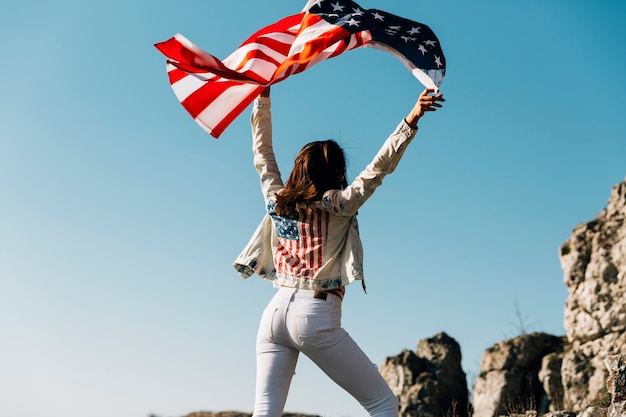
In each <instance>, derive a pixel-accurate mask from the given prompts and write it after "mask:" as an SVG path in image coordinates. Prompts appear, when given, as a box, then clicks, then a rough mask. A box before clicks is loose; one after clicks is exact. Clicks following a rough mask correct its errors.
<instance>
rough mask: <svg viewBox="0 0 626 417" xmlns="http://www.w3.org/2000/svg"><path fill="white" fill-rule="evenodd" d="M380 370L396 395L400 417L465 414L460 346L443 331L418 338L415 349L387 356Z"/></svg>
mask: <svg viewBox="0 0 626 417" xmlns="http://www.w3.org/2000/svg"><path fill="white" fill-rule="evenodd" d="M380 373H381V374H382V375H383V377H384V378H385V380H386V381H387V383H389V386H390V387H391V389H392V390H393V392H394V393H395V394H396V395H397V396H398V398H399V400H400V412H399V415H400V416H402V417H417V416H421V417H440V416H455V417H467V415H468V390H467V382H466V379H465V373H464V372H463V369H462V368H461V348H460V346H459V344H458V343H457V342H456V341H455V340H454V339H452V338H451V337H450V336H448V335H447V334H445V333H439V334H437V335H435V336H434V337H433V338H431V339H424V340H421V341H419V343H418V345H417V349H416V351H415V352H413V351H410V350H406V349H405V350H403V351H402V352H401V353H400V354H399V355H396V356H391V357H388V358H387V359H386V360H385V361H384V363H383V365H382V366H381V368H380Z"/></svg>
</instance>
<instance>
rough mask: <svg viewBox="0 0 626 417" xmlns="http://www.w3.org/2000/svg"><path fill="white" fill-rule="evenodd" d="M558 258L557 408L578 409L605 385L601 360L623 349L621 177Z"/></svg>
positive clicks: (625, 280)
mask: <svg viewBox="0 0 626 417" xmlns="http://www.w3.org/2000/svg"><path fill="white" fill-rule="evenodd" d="M560 260H561V266H562V268H563V272H564V281H565V284H566V285H567V289H568V292H569V297H568V299H567V302H566V304H565V330H566V332H567V338H568V340H569V342H570V344H571V347H570V348H569V349H568V351H567V352H566V353H565V355H564V357H563V363H562V366H561V378H562V382H563V389H564V398H563V406H564V407H565V408H566V409H572V410H580V409H581V408H582V407H585V406H587V405H589V404H590V403H591V402H592V401H593V400H594V399H596V398H597V397H598V396H599V395H601V394H602V391H603V390H605V389H606V378H607V376H608V375H607V369H606V367H605V366H604V360H605V359H607V358H608V357H610V356H612V355H616V354H623V353H626V181H624V182H622V183H620V184H618V185H616V186H615V187H613V190H612V192H611V197H610V199H609V202H608V205H607V207H606V208H605V209H604V210H602V211H600V213H598V215H597V216H596V218H595V219H594V220H593V221H590V222H588V223H585V224H581V225H578V226H576V227H575V228H574V231H573V232H572V236H571V237H570V239H569V240H568V241H567V242H565V243H564V244H563V245H562V246H561V250H560Z"/></svg>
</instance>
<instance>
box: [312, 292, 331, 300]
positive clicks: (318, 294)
mask: <svg viewBox="0 0 626 417" xmlns="http://www.w3.org/2000/svg"><path fill="white" fill-rule="evenodd" d="M313 298H317V299H318V300H325V299H326V298H328V293H327V292H326V291H315V292H314V293H313Z"/></svg>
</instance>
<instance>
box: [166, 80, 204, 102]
mask: <svg viewBox="0 0 626 417" xmlns="http://www.w3.org/2000/svg"><path fill="white" fill-rule="evenodd" d="M204 84H206V83H205V82H204V81H203V80H201V79H198V78H197V77H194V76H193V75H187V76H186V77H185V78H182V79H180V80H178V81H176V82H175V83H174V84H172V90H174V94H175V95H176V98H178V101H180V102H182V101H183V100H185V99H186V98H187V97H189V96H190V95H191V94H192V93H193V92H194V91H196V90H197V89H198V88H200V87H202V86H203V85H204Z"/></svg>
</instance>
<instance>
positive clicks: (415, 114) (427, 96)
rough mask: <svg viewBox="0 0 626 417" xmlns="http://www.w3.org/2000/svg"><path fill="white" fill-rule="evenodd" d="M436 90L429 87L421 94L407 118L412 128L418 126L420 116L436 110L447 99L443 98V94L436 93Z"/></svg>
mask: <svg viewBox="0 0 626 417" xmlns="http://www.w3.org/2000/svg"><path fill="white" fill-rule="evenodd" d="M434 92H435V90H434V89H432V88H427V89H425V90H424V91H422V94H420V96H419V98H418V99H417V103H415V106H414V107H413V109H412V110H411V112H410V113H409V115H408V116H407V117H406V119H405V120H406V122H407V123H408V125H409V126H411V128H413V129H415V128H416V127H417V122H418V121H419V119H420V117H422V116H423V115H424V114H425V113H426V112H427V111H436V110H437V109H438V108H440V107H441V104H440V103H441V102H444V101H446V99H444V98H443V94H441V93H439V94H434Z"/></svg>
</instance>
